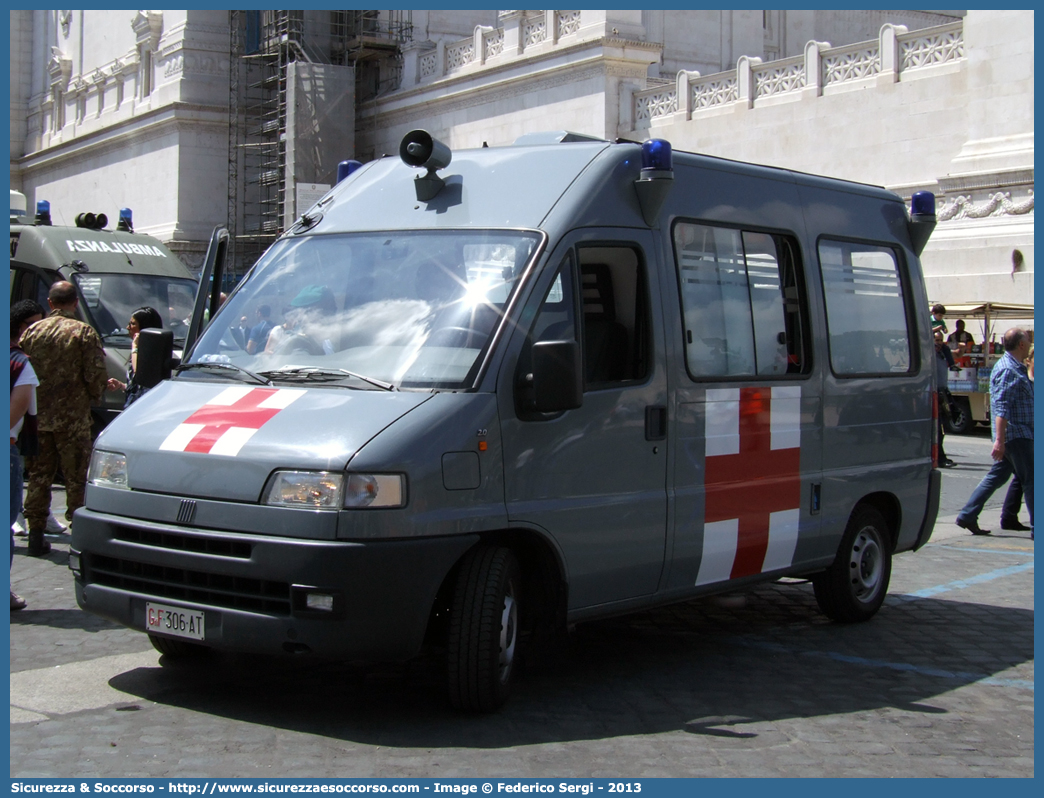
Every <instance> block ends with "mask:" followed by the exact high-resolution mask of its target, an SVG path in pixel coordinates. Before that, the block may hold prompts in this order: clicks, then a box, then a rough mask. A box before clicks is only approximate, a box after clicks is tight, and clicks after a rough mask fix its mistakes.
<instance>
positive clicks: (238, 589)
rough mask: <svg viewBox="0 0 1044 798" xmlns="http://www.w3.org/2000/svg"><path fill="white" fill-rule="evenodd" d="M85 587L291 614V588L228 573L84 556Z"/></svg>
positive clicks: (281, 583) (92, 555)
mask: <svg viewBox="0 0 1044 798" xmlns="http://www.w3.org/2000/svg"><path fill="white" fill-rule="evenodd" d="M84 560H85V569H84V575H85V577H86V582H87V584H92V583H93V584H97V585H103V586H105V587H113V588H118V589H120V590H130V591H133V592H135V593H143V594H145V595H147V596H155V597H157V598H169V599H182V600H183V601H191V602H195V603H197V604H206V605H208V606H211V607H227V608H229V609H236V610H247V611H252V612H263V613H267V614H272V615H289V614H290V585H289V583H287V582H270V581H268V580H264V579H250V578H246V577H241V576H229V575H227V574H213V573H206V572H203V571H190V570H188V569H185V568H171V567H169V566H165V565H150V564H148V563H140V562H134V561H133V560H125V559H120V558H116V557H105V556H101V555H97V554H91V555H88V554H84Z"/></svg>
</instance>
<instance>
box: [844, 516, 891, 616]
mask: <svg viewBox="0 0 1044 798" xmlns="http://www.w3.org/2000/svg"><path fill="white" fill-rule="evenodd" d="M848 570H849V579H850V582H851V585H852V595H853V596H854V597H855V598H856V600H858V601H862V602H869V601H872V600H873V598H874V597H875V596H876V595H877V592H878V591H879V590H880V589H881V580H882V578H883V576H884V547H883V545H882V544H881V535H880V533H879V532H878V531H877V530H876V529H874V528H873V527H866V528H864V529H861V530H860V531H859V534H858V535H856V539H855V541H854V543H853V544H852V556H851V558H850V559H849V566H848Z"/></svg>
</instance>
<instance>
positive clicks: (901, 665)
mask: <svg viewBox="0 0 1044 798" xmlns="http://www.w3.org/2000/svg"><path fill="white" fill-rule="evenodd" d="M731 639H732V640H733V642H736V643H739V644H740V645H742V646H749V647H750V648H760V649H764V650H766V651H773V652H776V653H781V654H798V655H800V656H803V657H818V658H820V659H830V660H834V661H835V662H844V663H846V664H849V665H862V666H863V667H866V668H883V669H886V670H893V671H904V672H906V673H916V674H920V675H923V676H934V677H936V678H939V679H956V680H960V681H962V682H977V683H980V684H991V685H995V686H998V687H1019V688H1022V689H1024V690H1033V689H1034V687H1033V682H1032V681H1030V680H1028V679H1005V678H1002V677H998V676H986V675H984V674H981V673H968V672H965V671H949V670H945V669H943V668H925V667H921V666H919V665H911V664H909V663H907V662H887V661H885V660H880V659H868V658H866V657H854V656H852V655H851V654H841V653H838V652H836V651H802V650H801V649H796V648H791V647H789V646H785V645H783V644H782V643H772V642H769V641H767V640H753V639H751V638H749V637H736V638H731Z"/></svg>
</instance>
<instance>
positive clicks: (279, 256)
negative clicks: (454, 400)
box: [188, 231, 540, 389]
mask: <svg viewBox="0 0 1044 798" xmlns="http://www.w3.org/2000/svg"><path fill="white" fill-rule="evenodd" d="M539 241H540V239H539V236H538V235H537V234H536V233H522V232H514V231H510V232H494V231H444V232H443V231H440V232H417V233H402V232H396V233H394V234H388V233H365V234H354V235H324V236H305V237H300V238H292V239H286V240H283V241H279V242H276V244H275V245H274V246H273V247H272V248H271V249H270V250H269V251H268V252H267V253H266V254H265V256H264V257H263V258H262V259H261V260H260V261H259V262H258V263H257V265H256V266H255V267H254V269H253V270H251V272H250V274H249V275H248V276H247V278H246V279H245V280H244V281H243V283H241V284H240V286H239V287H238V288H237V289H236V291H235V293H234V294H233V295H232V296H231V297H230V298H229V299H228V301H227V302H226V303H225V305H224V306H223V307H222V308H221V311H220V312H219V314H218V315H217V317H216V318H215V319H214V322H213V323H212V324H211V325H210V326H209V327H208V328H207V329H206V331H205V332H204V334H203V336H202V337H201V338H200V340H199V343H198V344H197V345H196V346H195V348H194V349H193V351H192V354H191V357H190V358H189V360H188V363H189V364H203V363H228V364H232V365H234V366H237V367H239V368H240V369H246V370H248V371H250V372H253V373H255V374H258V375H261V376H262V377H264V378H266V379H269V380H272V381H273V382H279V381H297V382H300V381H304V380H309V381H312V380H317V381H319V380H321V381H324V382H326V383H330V382H334V383H337V384H345V385H350V386H351V387H358V388H374V389H375V386H376V385H378V384H380V383H386V384H387V385H388V386H393V387H396V388H399V387H402V388H427V389H431V388H465V387H467V386H468V385H469V384H470V383H471V381H472V380H473V379H474V373H473V370H474V369H477V364H478V363H479V362H480V360H479V358H480V356H481V354H482V352H483V351H484V350H485V348H486V347H487V345H488V343H489V341H490V338H491V336H492V334H493V331H494V330H495V329H496V327H497V324H498V322H499V321H500V319H501V317H502V315H503V313H504V309H505V307H506V306H507V303H508V302H509V301H510V298H511V296H512V294H513V293H514V291H515V290H516V288H517V285H518V282H519V277H520V276H521V274H522V272H523V271H524V269H525V267H526V264H527V263H528V262H529V261H530V259H531V258H532V257H533V255H534V253H535V252H536V250H537V246H538V244H539ZM347 372H351V374H348V373H347ZM193 373H194V374H197V373H199V374H205V375H206V376H207V377H217V378H228V376H229V375H230V374H231V373H232V372H229V371H227V370H221V369H205V368H203V369H200V368H197V369H195V370H194V371H193ZM367 380H368V381H367ZM374 381H377V382H376V383H375V382H374Z"/></svg>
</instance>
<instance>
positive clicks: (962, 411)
mask: <svg viewBox="0 0 1044 798" xmlns="http://www.w3.org/2000/svg"><path fill="white" fill-rule="evenodd" d="M953 404H954V407H956V408H957V411H958V412H957V414H956V415H954V414H952V413H951V414H950V415H949V416H943V429H944V430H946V434H947V435H963V434H964V433H966V432H970V431H971V429H972V427H974V426H975V421H974V420H973V419H972V414H971V405H970V404H968V400H967V399H962V398H960V397H958V398H956V399H954V400H953Z"/></svg>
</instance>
